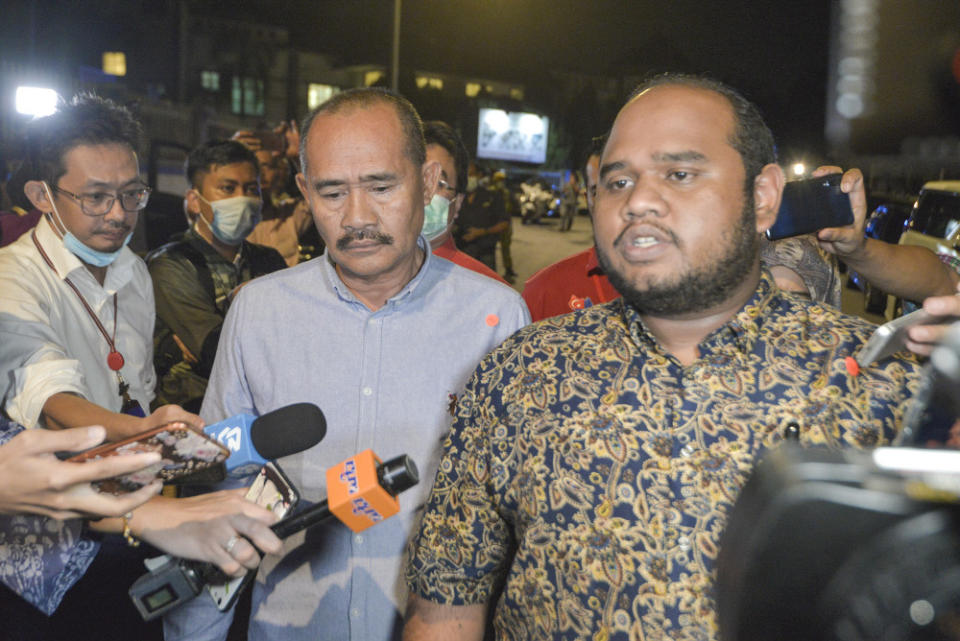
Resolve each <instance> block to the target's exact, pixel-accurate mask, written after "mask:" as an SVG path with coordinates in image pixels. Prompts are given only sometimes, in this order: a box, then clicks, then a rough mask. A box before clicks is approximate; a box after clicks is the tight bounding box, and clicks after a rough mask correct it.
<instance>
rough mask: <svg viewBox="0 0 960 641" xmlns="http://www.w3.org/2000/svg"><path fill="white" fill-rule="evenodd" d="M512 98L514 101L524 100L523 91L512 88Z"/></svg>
mask: <svg viewBox="0 0 960 641" xmlns="http://www.w3.org/2000/svg"><path fill="white" fill-rule="evenodd" d="M510 97H511V98H513V99H514V100H523V89H521V88H519V87H511V88H510Z"/></svg>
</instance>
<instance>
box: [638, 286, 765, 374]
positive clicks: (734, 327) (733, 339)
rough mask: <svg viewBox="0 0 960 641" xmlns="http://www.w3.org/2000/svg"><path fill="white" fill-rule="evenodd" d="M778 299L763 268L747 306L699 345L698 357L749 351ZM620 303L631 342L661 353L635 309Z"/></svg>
mask: <svg viewBox="0 0 960 641" xmlns="http://www.w3.org/2000/svg"><path fill="white" fill-rule="evenodd" d="M780 298H781V293H780V288H779V287H777V284H776V282H774V280H773V276H772V275H771V274H770V272H768V271H767V270H766V269H761V271H760V282H759V283H757V289H756V290H755V291H754V292H753V295H752V296H751V297H750V299H749V300H748V301H747V302H746V304H744V306H743V307H741V308H740V310H739V311H738V312H737V313H736V314H734V315H733V318H731V319H730V320H729V321H727V323H726V324H724V325H723V326H722V327H718V328H717V329H715V330H714V331H713V332H711V333H710V334H709V335H708V336H707V337H706V338H704V339H703V341H701V342H700V345H699V348H700V356H701V358H702V357H704V356H705V355H707V354H710V353H714V352H717V351H721V350H724V349H731V348H732V349H735V350H736V351H739V352H742V353H744V354H746V353H749V352H751V351H752V350H753V346H754V344H755V343H756V341H757V337H758V336H759V335H760V330H761V328H762V327H763V323H764V320H765V319H766V318H767V316H769V314H770V312H771V311H772V310H773V309H774V308H775V306H776V302H777V301H779V300H780ZM620 301H621V310H622V312H623V318H624V322H625V323H626V325H627V328H628V329H629V331H630V336H631V337H632V338H633V340H634V342H635V343H636V344H637V345H644V344H645V345H647V346H657V348H658V349H661V350H662V349H663V348H662V347H660V343H659V341H657V339H656V337H655V336H654V335H653V334H651V333H650V332H649V330H647V328H646V326H645V325H644V324H643V320H641V318H640V314H639V313H638V312H637V310H636V309H634V308H633V307H631V306H630V305H629V304H627V302H626V299H624V298H622V297H621V298H620Z"/></svg>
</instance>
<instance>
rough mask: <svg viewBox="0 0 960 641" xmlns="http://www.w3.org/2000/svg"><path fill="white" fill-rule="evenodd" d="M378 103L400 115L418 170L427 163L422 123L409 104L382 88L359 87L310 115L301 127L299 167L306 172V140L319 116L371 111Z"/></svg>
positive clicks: (408, 149) (410, 155)
mask: <svg viewBox="0 0 960 641" xmlns="http://www.w3.org/2000/svg"><path fill="white" fill-rule="evenodd" d="M376 103H383V104H387V105H390V106H392V107H393V108H394V110H395V111H396V112H397V118H398V119H399V120H400V126H401V127H402V128H403V135H404V137H405V138H406V144H405V145H404V153H405V154H406V156H407V157H408V158H409V159H410V161H411V162H413V164H414V165H416V166H417V167H422V166H423V163H425V162H426V161H427V151H426V143H424V141H423V121H422V120H420V114H418V113H417V110H416V109H415V108H414V106H413V105H412V104H410V101H409V100H407V99H406V98H404V97H403V96H401V95H400V94H398V93H395V92H393V91H390V90H389V89H385V88H383V87H359V88H356V89H348V90H347V91H343V92H341V93H338V94H336V95H335V96H333V97H332V98H330V99H329V100H327V101H326V102H324V103H322V104H321V105H320V106H319V107H317V108H316V109H314V110H313V111H311V112H310V113H309V114H307V117H306V118H304V119H303V123H302V124H301V125H300V167H302V169H303V171H304V173H306V171H307V139H308V138H309V137H310V127H311V126H312V125H313V121H314V119H315V118H316V117H317V116H319V115H320V114H324V113H326V114H335V113H338V112H340V111H343V110H345V109H350V108H358V109H359V108H365V107H371V106H373V105H374V104H376Z"/></svg>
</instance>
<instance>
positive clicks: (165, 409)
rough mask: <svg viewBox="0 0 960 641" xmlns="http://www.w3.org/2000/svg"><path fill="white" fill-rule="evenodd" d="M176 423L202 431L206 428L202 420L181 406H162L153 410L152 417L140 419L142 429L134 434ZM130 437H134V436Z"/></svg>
mask: <svg viewBox="0 0 960 641" xmlns="http://www.w3.org/2000/svg"><path fill="white" fill-rule="evenodd" d="M174 421H182V422H184V423H186V424H187V425H189V426H191V427H194V428H196V429H198V430H202V429H203V426H204V423H203V419H202V418H200V417H199V416H197V415H196V414H192V413H190V412H188V411H187V410H185V409H183V408H182V407H180V406H179V405H161V406H160V407H158V408H157V409H155V410H153V412H152V413H151V414H150V416H147V417H146V418H142V419H140V429H139V430H138V431H137V432H134V433H135V434H139V433H140V432H146V431H147V430H151V429H153V428H155V427H160V426H161V425H166V424H167V423H173V422H174ZM130 436H133V434H131V435H130Z"/></svg>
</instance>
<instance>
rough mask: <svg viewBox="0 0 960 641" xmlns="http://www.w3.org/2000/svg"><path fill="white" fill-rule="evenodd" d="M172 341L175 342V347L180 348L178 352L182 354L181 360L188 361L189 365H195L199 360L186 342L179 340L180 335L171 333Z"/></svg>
mask: <svg viewBox="0 0 960 641" xmlns="http://www.w3.org/2000/svg"><path fill="white" fill-rule="evenodd" d="M173 342H174V343H176V344H177V347H179V348H180V354H182V355H183V360H184V361H186V362H187V363H189V364H190V365H196V364H197V363H199V362H200V359H198V358H197V357H196V356H194V355H193V352H191V351H190V349H189V348H188V347H187V345H186V343H184V342H183V341H182V340H180V337H179V336H177V335H176V334H174V335H173Z"/></svg>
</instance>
